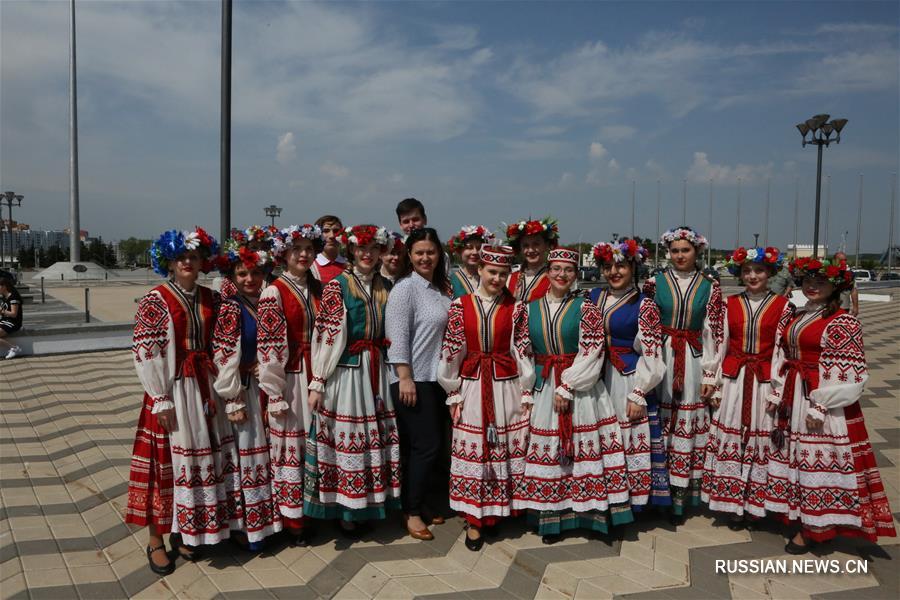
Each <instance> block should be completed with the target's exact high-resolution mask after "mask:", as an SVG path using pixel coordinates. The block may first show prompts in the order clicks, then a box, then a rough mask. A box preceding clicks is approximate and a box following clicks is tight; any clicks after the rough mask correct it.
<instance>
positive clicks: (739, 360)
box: [728, 351, 772, 444]
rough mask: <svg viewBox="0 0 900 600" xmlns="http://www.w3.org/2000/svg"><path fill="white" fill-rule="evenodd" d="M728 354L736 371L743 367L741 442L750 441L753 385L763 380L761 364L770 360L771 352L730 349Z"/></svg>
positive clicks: (763, 374)
mask: <svg viewBox="0 0 900 600" xmlns="http://www.w3.org/2000/svg"><path fill="white" fill-rule="evenodd" d="M728 356H729V357H731V358H732V359H733V360H734V361H735V366H736V369H735V370H736V371H739V370H740V369H741V367H743V368H744V386H743V391H742V396H741V443H742V444H746V443H747V442H748V441H750V421H751V414H752V408H753V387H754V385H755V384H756V382H757V381H764V380H765V373H764V372H763V366H764V365H765V364H766V363H770V362H771V361H772V353H771V352H768V353H766V354H748V353H746V352H739V351H732V352H729V353H728Z"/></svg>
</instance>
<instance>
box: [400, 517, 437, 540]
mask: <svg viewBox="0 0 900 600" xmlns="http://www.w3.org/2000/svg"><path fill="white" fill-rule="evenodd" d="M408 519H409V517H408V515H404V516H403V520H404V524H406V523H407V522H408ZM406 531H407V533H409V536H410V537H411V538H413V539H416V540H422V541H426V542H430V541H431V540H433V539H434V534H433V533H431V531H429V530H428V528H427V527H425V528H424V529H418V530H416V529H413V528H411V527H410V526H409V525H406Z"/></svg>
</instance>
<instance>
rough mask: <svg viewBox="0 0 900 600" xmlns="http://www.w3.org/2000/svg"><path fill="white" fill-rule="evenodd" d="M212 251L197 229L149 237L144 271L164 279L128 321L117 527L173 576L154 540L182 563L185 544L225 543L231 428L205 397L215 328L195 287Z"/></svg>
mask: <svg viewBox="0 0 900 600" xmlns="http://www.w3.org/2000/svg"><path fill="white" fill-rule="evenodd" d="M217 251H218V244H217V243H216V241H215V239H213V238H212V237H211V236H209V235H208V234H207V233H206V232H205V231H203V229H200V228H197V229H196V230H195V231H190V232H188V231H175V230H172V231H167V232H165V233H163V234H162V235H161V236H160V238H159V239H158V240H156V241H155V242H154V243H153V245H152V247H151V249H150V257H151V260H152V263H153V269H154V271H156V272H157V273H159V274H160V275H162V276H163V277H166V276H168V275H170V274H171V277H172V278H171V280H169V281H167V282H166V283H163V284H162V285H158V286H156V287H155V288H153V289H152V290H150V292H148V293H147V295H145V296H144V297H143V298H142V299H141V302H140V304H139V305H138V311H137V315H136V316H135V324H134V343H133V346H132V351H133V353H134V366H135V369H136V370H137V374H138V378H139V379H140V380H141V385H142V387H143V388H144V404H143V408H142V409H141V413H140V416H139V418H138V425H137V432H136V434H135V440H134V450H133V452H132V459H131V473H130V476H129V483H128V508H127V510H126V513H125V522H126V523H133V524H135V525H140V526H147V527H148V529H149V534H150V539H149V544H148V546H147V549H146V553H147V560H148V562H149V566H150V569H151V570H152V571H153V572H154V573H157V574H159V575H168V574H170V573H172V572H173V571H174V570H175V563H174V561H171V560H169V558H168V556H167V554H166V551H165V544H164V543H163V539H162V535H163V534H164V533H169V532H171V533H172V535H171V536H170V542H171V544H172V547H173V548H177V549H178V552H179V554H180V555H181V556H182V558H185V559H186V560H196V559H197V557H198V551H197V550H196V549H195V546H199V545H203V544H215V543H217V542H219V541H221V540H224V539H227V538H228V536H229V527H230V522H229V519H230V516H231V513H232V511H233V508H234V507H233V506H232V505H231V497H230V496H229V494H228V487H227V486H226V484H225V479H226V477H230V476H231V475H233V474H234V471H235V469H236V465H237V462H236V457H235V456H234V452H233V450H234V444H233V443H232V436H231V428H230V427H229V425H228V421H227V420H226V419H225V416H224V412H225V411H224V410H220V409H219V408H218V407H217V402H216V398H215V396H214V395H213V392H212V384H213V373H214V367H213V363H212V360H211V358H210V340H211V337H212V332H213V324H214V322H215V308H216V307H215V302H216V301H215V299H214V295H213V292H212V290H210V289H209V288H205V287H202V286H199V285H197V278H198V276H199V274H200V271H201V270H203V271H207V272H208V271H209V270H210V268H211V267H212V264H211V262H210V258H211V257H212V256H214V255H215V254H216V253H217Z"/></svg>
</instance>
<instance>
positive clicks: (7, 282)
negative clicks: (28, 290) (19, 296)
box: [0, 275, 16, 291]
mask: <svg viewBox="0 0 900 600" xmlns="http://www.w3.org/2000/svg"><path fill="white" fill-rule="evenodd" d="M0 287H4V288H6V289H8V290H9V291H12V290H14V289H15V287H16V285H15V284H14V283H13V280H12V279H11V278H9V277H6V276H5V275H4V276H3V277H0Z"/></svg>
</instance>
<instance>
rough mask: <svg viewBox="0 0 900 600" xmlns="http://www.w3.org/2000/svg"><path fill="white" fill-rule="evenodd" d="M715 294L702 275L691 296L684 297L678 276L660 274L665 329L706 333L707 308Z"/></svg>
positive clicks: (689, 291) (659, 297)
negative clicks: (704, 321)
mask: <svg viewBox="0 0 900 600" xmlns="http://www.w3.org/2000/svg"><path fill="white" fill-rule="evenodd" d="M711 293H712V283H710V281H709V280H708V279H707V278H706V277H704V276H703V275H702V274H701V273H699V272H698V273H697V275H695V276H694V279H693V281H692V282H691V285H690V286H689V287H688V289H687V292H686V293H685V294H684V295H682V294H681V290H680V288H679V287H678V282H677V281H676V280H675V276H674V275H672V274H671V272H670V271H669V270H666V271H663V272H662V273H657V275H656V295H655V296H654V298H653V299H654V300H655V301H656V305H657V306H659V316H660V320H661V322H662V325H663V327H670V328H672V329H693V330H694V331H699V330H701V329H703V320H704V319H705V318H706V305H707V303H709V295H710V294H711Z"/></svg>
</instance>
